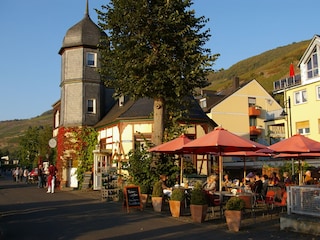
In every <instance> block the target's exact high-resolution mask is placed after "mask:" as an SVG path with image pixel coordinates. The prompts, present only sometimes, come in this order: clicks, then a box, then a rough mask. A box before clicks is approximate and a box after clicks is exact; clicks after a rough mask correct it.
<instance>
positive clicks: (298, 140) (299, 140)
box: [268, 134, 320, 153]
mask: <svg viewBox="0 0 320 240" xmlns="http://www.w3.org/2000/svg"><path fill="white" fill-rule="evenodd" d="M268 149H270V150H272V151H273V152H275V153H309V152H310V153H311V152H319V153H320V142H317V141H315V140H312V139H310V138H307V137H305V136H304V135H301V134H295V135H293V136H292V137H290V138H287V139H284V140H282V141H280V142H277V143H274V144H272V145H271V146H269V147H268Z"/></svg>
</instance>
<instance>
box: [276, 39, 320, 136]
mask: <svg viewBox="0 0 320 240" xmlns="http://www.w3.org/2000/svg"><path fill="white" fill-rule="evenodd" d="M319 52H320V36H318V35H315V36H314V37H313V38H312V40H311V42H310V44H309V46H308V48H307V49H306V51H305V52H304V54H303V56H302V57H301V59H300V61H299V63H298V68H299V69H300V73H301V75H295V76H291V77H289V78H287V79H282V80H279V81H277V82H275V83H274V92H275V94H279V93H281V94H283V96H284V103H285V110H286V117H287V120H288V121H287V123H288V126H287V127H286V137H290V136H291V135H293V134H296V133H300V134H303V135H306V136H307V137H309V138H311V139H313V140H316V141H320V112H319V111H318V108H319V107H320V76H319V62H320V59H319V56H320V55H319Z"/></svg>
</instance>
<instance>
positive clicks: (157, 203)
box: [151, 181, 163, 212]
mask: <svg viewBox="0 0 320 240" xmlns="http://www.w3.org/2000/svg"><path fill="white" fill-rule="evenodd" d="M151 200H152V206H153V210H154V211H155V212H161V209H162V200H163V191H162V184H161V182H160V181H156V182H155V183H154V185H153V188H152V196H151Z"/></svg>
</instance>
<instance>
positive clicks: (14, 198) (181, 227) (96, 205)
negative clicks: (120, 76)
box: [0, 178, 319, 240]
mask: <svg viewBox="0 0 320 240" xmlns="http://www.w3.org/2000/svg"><path fill="white" fill-rule="evenodd" d="M0 233H1V236H0V239H1V240H4V239H10V240H15V239H19V240H21V239H24V240H25V239H33V240H34V239H42V238H44V239H61V240H64V239H66V240H67V239H68V240H69V239H90V240H95V239H114V240H118V239H126V240H129V239H184V240H189V239H190V240H191V239H224V240H227V239H237V240H264V239H268V240H271V239H299V240H300V239H302V240H315V239H319V238H318V237H316V236H312V235H305V234H300V233H294V232H289V231H280V227H279V216H278V215H276V214H273V215H272V217H271V216H260V215H259V216H257V218H256V219H252V218H250V217H246V218H245V219H244V220H243V221H242V227H241V230H240V231H239V232H237V233H233V232H230V231H229V230H228V229H227V226H226V223H225V220H224V219H223V218H222V219H220V218H219V215H217V216H216V217H210V218H207V220H206V221H205V222H204V223H201V224H200V223H193V222H192V220H191V217H190V213H189V212H185V214H184V216H182V217H180V218H173V217H171V215H170V211H169V208H168V206H165V208H164V210H163V211H162V212H161V213H156V212H154V211H153V209H152V207H151V205H150V204H149V206H148V207H147V208H146V209H145V210H144V211H140V210H137V209H131V210H130V212H129V213H127V212H126V211H125V210H124V209H123V208H122V204H121V203H120V202H107V201H101V195H100V192H99V191H92V190H89V191H81V190H71V189H63V190H57V191H56V192H55V193H54V194H47V193H46V190H45V189H39V188H37V187H36V186H35V185H29V184H21V183H14V182H12V180H11V181H10V180H8V179H4V178H0Z"/></svg>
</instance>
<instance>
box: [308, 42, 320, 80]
mask: <svg viewBox="0 0 320 240" xmlns="http://www.w3.org/2000/svg"><path fill="white" fill-rule="evenodd" d="M307 73H308V78H313V77H316V76H318V75H319V69H318V54H317V49H316V48H314V49H313V52H312V54H311V56H310V58H309V60H308V62H307Z"/></svg>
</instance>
